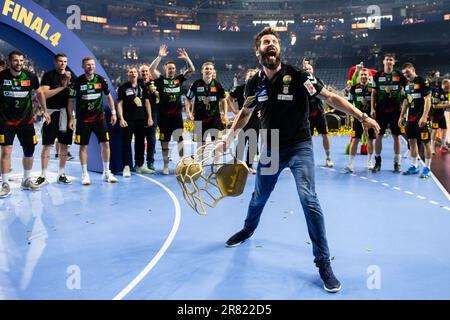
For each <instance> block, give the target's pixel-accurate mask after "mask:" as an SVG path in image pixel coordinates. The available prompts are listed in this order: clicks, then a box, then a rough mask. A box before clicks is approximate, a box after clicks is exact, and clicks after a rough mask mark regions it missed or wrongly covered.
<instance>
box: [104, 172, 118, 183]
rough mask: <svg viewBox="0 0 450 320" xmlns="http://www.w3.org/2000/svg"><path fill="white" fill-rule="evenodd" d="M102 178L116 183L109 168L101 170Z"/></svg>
mask: <svg viewBox="0 0 450 320" xmlns="http://www.w3.org/2000/svg"><path fill="white" fill-rule="evenodd" d="M102 179H103V180H104V181H106V182H108V183H116V182H117V181H118V180H117V178H116V177H114V175H113V174H112V173H111V171H110V170H108V171H106V172H103V175H102Z"/></svg>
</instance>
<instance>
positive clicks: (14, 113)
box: [0, 51, 51, 198]
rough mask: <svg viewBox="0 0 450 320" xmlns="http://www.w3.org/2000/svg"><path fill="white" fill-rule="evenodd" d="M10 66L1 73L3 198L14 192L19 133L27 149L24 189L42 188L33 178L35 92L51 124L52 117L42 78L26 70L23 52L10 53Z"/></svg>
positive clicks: (24, 167)
mask: <svg viewBox="0 0 450 320" xmlns="http://www.w3.org/2000/svg"><path fill="white" fill-rule="evenodd" d="M8 61H9V65H10V68H8V69H5V70H3V71H1V72H0V145H1V151H2V154H1V172H2V187H1V190H0V198H6V197H8V196H9V195H10V194H11V188H10V186H9V183H8V178H9V177H8V176H9V172H10V171H11V153H12V149H13V143H14V138H15V136H16V135H17V137H18V138H19V141H20V145H21V146H22V149H23V159H22V165H23V179H22V184H21V188H22V190H31V191H36V190H39V186H38V185H37V184H35V183H34V182H33V181H31V170H32V168H33V155H34V150H35V146H36V144H37V139H36V133H35V130H34V124H33V123H34V120H35V119H34V116H33V106H32V95H33V92H36V93H37V97H38V100H39V103H40V105H41V107H42V112H43V116H44V118H45V121H46V122H47V123H48V124H50V122H51V118H50V115H49V114H48V112H47V105H46V101H45V97H44V94H43V93H42V92H41V91H40V90H39V80H38V78H37V77H36V75H34V74H32V73H31V72H29V71H27V70H24V69H23V65H24V57H23V54H22V53H21V52H19V51H13V52H11V53H10V54H9V55H8Z"/></svg>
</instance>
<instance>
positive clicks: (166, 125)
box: [158, 113, 184, 142]
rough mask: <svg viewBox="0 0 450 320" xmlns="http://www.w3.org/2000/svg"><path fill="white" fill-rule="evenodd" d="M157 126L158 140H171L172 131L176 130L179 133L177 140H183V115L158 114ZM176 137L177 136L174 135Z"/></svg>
mask: <svg viewBox="0 0 450 320" xmlns="http://www.w3.org/2000/svg"><path fill="white" fill-rule="evenodd" d="M158 128H159V141H161V142H169V141H170V140H172V135H174V131H175V130H178V131H179V133H180V135H179V136H178V141H183V129H184V126H183V116H182V115H181V114H177V115H174V116H172V115H171V116H167V115H165V114H161V113H160V114H158ZM174 138H177V137H174Z"/></svg>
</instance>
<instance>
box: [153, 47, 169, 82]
mask: <svg viewBox="0 0 450 320" xmlns="http://www.w3.org/2000/svg"><path fill="white" fill-rule="evenodd" d="M168 53H169V51H167V46H166V45H165V44H162V45H161V46H160V47H159V52H158V56H157V57H156V58H155V60H153V62H152V63H151V64H150V66H149V69H150V74H151V75H152V77H153V79H158V78H159V77H160V76H161V72H159V71H158V66H159V63H160V62H161V59H162V58H164V57H167V54H168Z"/></svg>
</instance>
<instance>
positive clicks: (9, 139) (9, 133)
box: [0, 123, 37, 147]
mask: <svg viewBox="0 0 450 320" xmlns="http://www.w3.org/2000/svg"><path fill="white" fill-rule="evenodd" d="M16 135H17V138H19V141H20V145H21V146H22V147H32V146H35V145H36V144H37V138H36V132H35V131H34V125H33V124H32V123H30V124H21V125H18V126H10V125H7V124H5V123H0V145H2V146H12V145H13V142H14V138H15V137H16Z"/></svg>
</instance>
